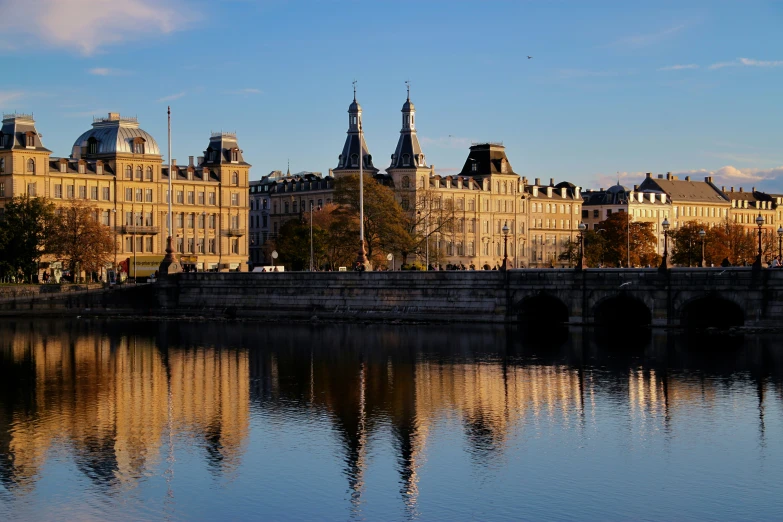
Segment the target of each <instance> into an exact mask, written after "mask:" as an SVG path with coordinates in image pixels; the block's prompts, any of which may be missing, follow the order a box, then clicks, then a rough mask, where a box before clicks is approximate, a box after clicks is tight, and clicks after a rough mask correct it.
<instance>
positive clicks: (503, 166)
mask: <svg viewBox="0 0 783 522" xmlns="http://www.w3.org/2000/svg"><path fill="white" fill-rule="evenodd" d="M500 172H502V173H504V174H505V173H506V172H508V162H507V161H506V160H505V158H504V159H503V160H502V161H501V162H500Z"/></svg>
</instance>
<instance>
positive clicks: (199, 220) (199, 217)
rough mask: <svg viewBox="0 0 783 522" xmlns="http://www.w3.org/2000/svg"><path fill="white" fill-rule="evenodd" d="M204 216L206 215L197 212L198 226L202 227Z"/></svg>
mask: <svg viewBox="0 0 783 522" xmlns="http://www.w3.org/2000/svg"><path fill="white" fill-rule="evenodd" d="M205 217H206V216H205V215H204V214H199V215H198V228H204V221H205V220H204V218H205Z"/></svg>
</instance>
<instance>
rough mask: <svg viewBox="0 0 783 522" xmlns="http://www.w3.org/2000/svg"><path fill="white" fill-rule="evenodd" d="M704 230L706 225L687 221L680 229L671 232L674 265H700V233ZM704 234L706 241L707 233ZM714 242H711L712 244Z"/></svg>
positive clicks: (670, 241) (670, 243) (670, 246)
mask: <svg viewBox="0 0 783 522" xmlns="http://www.w3.org/2000/svg"><path fill="white" fill-rule="evenodd" d="M707 228H709V227H707ZM704 229H705V226H704V224H702V223H699V222H698V221H686V222H685V223H683V224H682V225H681V226H680V227H679V228H677V229H675V230H670V231H669V248H670V249H671V260H672V263H674V264H675V265H679V266H698V265H699V262H700V261H701V236H700V235H699V232H700V231H701V230H704ZM704 232H705V240H706V233H707V231H706V230H704ZM712 242H713V241H710V243H712ZM705 249H706V243H705Z"/></svg>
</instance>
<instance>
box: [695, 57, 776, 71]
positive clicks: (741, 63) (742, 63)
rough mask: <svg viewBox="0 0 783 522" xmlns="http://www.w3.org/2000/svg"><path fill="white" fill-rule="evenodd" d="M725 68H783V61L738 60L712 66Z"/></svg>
mask: <svg viewBox="0 0 783 522" xmlns="http://www.w3.org/2000/svg"><path fill="white" fill-rule="evenodd" d="M724 67H783V60H755V59H753V58H737V59H736V60H734V61H731V62H718V63H714V64H712V65H710V67H709V68H710V69H723V68H724Z"/></svg>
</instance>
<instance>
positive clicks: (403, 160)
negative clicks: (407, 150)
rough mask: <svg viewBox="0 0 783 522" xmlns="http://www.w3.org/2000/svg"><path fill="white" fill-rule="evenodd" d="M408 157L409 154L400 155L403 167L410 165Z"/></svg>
mask: <svg viewBox="0 0 783 522" xmlns="http://www.w3.org/2000/svg"><path fill="white" fill-rule="evenodd" d="M410 158H411V157H410V156H409V155H407V154H403V155H402V165H403V166H404V167H407V166H408V165H410V163H411V161H410Z"/></svg>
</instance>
